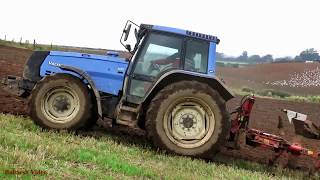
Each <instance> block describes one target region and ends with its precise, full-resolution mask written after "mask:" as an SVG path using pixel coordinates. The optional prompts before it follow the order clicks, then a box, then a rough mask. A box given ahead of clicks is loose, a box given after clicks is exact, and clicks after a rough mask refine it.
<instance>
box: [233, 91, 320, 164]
mask: <svg viewBox="0 0 320 180" xmlns="http://www.w3.org/2000/svg"><path fill="white" fill-rule="evenodd" d="M254 103H255V97H254V96H245V97H243V98H242V100H241V103H240V106H239V107H238V108H237V109H236V110H235V111H234V112H232V113H231V114H236V116H235V118H234V119H232V121H231V129H230V133H229V137H228V143H227V147H228V148H232V149H239V148H240V141H241V137H243V136H244V137H245V144H246V145H249V146H251V147H264V148H268V149H271V150H273V151H274V152H276V155H275V157H272V158H270V161H269V163H270V164H273V163H274V162H275V161H276V159H277V158H279V157H280V156H281V155H282V154H285V153H287V154H291V155H292V156H302V155H305V156H310V157H312V158H313V159H314V164H315V169H319V168H320V151H313V150H310V149H307V148H305V147H303V146H302V145H301V144H299V143H297V142H289V141H288V140H286V139H284V138H283V137H281V136H277V135H274V134H270V133H267V132H264V131H262V130H257V129H251V128H249V127H248V124H249V120H250V114H251V111H252V108H253V105H254ZM282 111H283V112H285V113H286V114H287V116H288V119H289V122H290V123H292V122H293V124H294V127H295V129H296V133H297V134H299V135H302V136H304V137H307V138H313V139H320V138H319V137H320V128H319V127H317V126H316V125H315V124H314V123H312V121H309V120H307V115H304V114H301V113H297V112H294V111H290V110H286V109H283V110H282ZM278 128H279V129H281V128H282V118H281V117H280V116H279V124H278Z"/></svg>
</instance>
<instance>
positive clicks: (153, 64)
mask: <svg viewBox="0 0 320 180" xmlns="http://www.w3.org/2000/svg"><path fill="white" fill-rule="evenodd" d="M182 41H183V40H182V38H180V37H176V36H172V35H166V34H155V33H152V34H150V36H149V38H148V39H147V42H146V44H145V47H144V50H143V51H142V52H141V54H140V56H139V57H138V59H137V64H136V67H135V70H134V74H139V75H146V76H152V77H156V76H158V75H159V74H161V73H162V72H164V71H168V70H171V69H177V68H179V67H180V62H181V61H180V57H181V49H182V48H181V47H182Z"/></svg>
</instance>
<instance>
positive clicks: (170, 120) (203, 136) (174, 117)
mask: <svg viewBox="0 0 320 180" xmlns="http://www.w3.org/2000/svg"><path fill="white" fill-rule="evenodd" d="M163 127H164V130H165V133H166V135H167V137H168V138H169V139H170V141H171V142H173V143H174V144H176V145H177V146H179V147H182V148H196V147H200V146H201V145H203V144H205V143H206V142H207V141H208V140H209V139H210V138H211V136H212V134H213V132H214V127H215V118H214V113H213V112H212V110H211V108H210V106H209V105H208V104H207V103H206V102H204V101H203V100H201V99H198V98H195V97H184V98H181V99H178V100H176V101H175V102H173V103H171V105H169V107H168V108H167V111H166V113H165V116H164V120H163Z"/></svg>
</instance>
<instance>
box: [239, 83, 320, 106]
mask: <svg viewBox="0 0 320 180" xmlns="http://www.w3.org/2000/svg"><path fill="white" fill-rule="evenodd" d="M234 92H235V93H236V94H238V95H241V96H243V95H246V94H254V95H256V96H258V97H269V98H273V99H280V100H287V101H294V102H311V103H320V96H297V95H291V94H290V93H288V92H284V91H279V90H274V89H266V90H260V91H255V90H253V89H251V88H248V87H243V88H242V89H240V90H239V89H234Z"/></svg>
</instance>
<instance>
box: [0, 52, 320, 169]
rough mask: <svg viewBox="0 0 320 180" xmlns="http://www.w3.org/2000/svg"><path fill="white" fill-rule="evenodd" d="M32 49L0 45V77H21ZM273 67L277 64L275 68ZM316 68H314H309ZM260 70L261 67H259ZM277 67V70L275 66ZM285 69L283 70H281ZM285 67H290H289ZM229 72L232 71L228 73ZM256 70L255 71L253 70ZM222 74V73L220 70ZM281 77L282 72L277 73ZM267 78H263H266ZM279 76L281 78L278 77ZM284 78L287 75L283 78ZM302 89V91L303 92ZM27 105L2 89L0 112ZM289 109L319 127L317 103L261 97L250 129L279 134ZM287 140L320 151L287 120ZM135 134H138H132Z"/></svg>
mask: <svg viewBox="0 0 320 180" xmlns="http://www.w3.org/2000/svg"><path fill="white" fill-rule="evenodd" d="M31 53H32V52H31V51H30V50H24V49H18V48H12V47H5V46H0V78H3V77H5V76H6V75H8V74H11V75H17V76H21V74H22V70H23V66H24V63H25V60H26V59H27V58H28V57H29V56H30V55H31ZM260 66H262V65H260ZM273 66H274V65H273ZM293 66H294V68H298V66H297V65H293ZM310 66H314V65H310ZM260 68H261V67H260ZM273 68H274V67H273ZM282 68H284V67H282ZM286 68H289V67H288V65H286ZM223 71H224V72H225V74H226V72H228V73H229V74H228V77H231V78H232V76H231V75H232V74H233V73H235V71H234V70H232V69H231V70H228V69H223ZM229 71H230V72H229ZM251 71H254V70H251ZM220 72H221V71H220ZM282 72H283V73H288V72H287V71H282ZM239 74H240V76H239V75H236V74H234V76H236V77H238V78H240V79H247V78H248V77H247V76H243V77H241V74H244V72H241V71H240V73H239ZM277 74H279V72H277ZM261 76H262V75H261ZM263 76H264V75H263ZM278 76H280V75H278ZM281 76H286V75H285V74H284V75H281ZM302 90H303V89H302ZM308 91H310V92H313V93H314V92H319V91H318V89H317V88H316V89H310V88H309V90H308ZM240 99H241V97H236V98H234V99H233V100H231V101H229V102H228V104H227V106H228V109H230V111H231V110H233V109H234V108H236V107H237V106H238V103H239V101H240ZM26 105H27V102H26V100H24V99H21V98H17V97H14V96H12V95H10V94H8V93H6V92H5V91H3V90H2V89H1V88H0V112H2V113H11V114H20V115H26ZM283 108H285V109H290V110H293V111H298V112H302V113H304V114H307V115H308V117H309V119H310V120H312V121H314V122H315V123H316V124H318V125H320V118H319V117H320V104H314V103H296V102H289V101H280V100H274V99H262V98H258V99H257V100H256V104H255V106H254V109H253V112H252V116H251V121H250V124H249V126H250V127H251V128H256V129H261V130H264V131H267V132H269V133H274V134H277V135H278V134H279V129H278V128H277V126H278V116H279V115H281V116H282V117H283V119H285V120H286V116H285V114H284V113H282V112H281V111H280V110H281V109H283ZM284 130H285V135H284V137H285V138H287V139H288V140H290V141H292V140H294V141H297V142H299V143H301V144H303V145H305V146H306V147H308V148H311V149H319V150H320V140H311V139H307V138H303V137H299V136H297V135H296V134H295V132H294V129H293V127H292V126H291V125H290V124H289V122H288V121H284ZM130 132H135V131H130ZM222 153H223V154H225V155H229V156H234V157H239V158H243V159H248V160H253V161H258V162H262V163H267V161H268V159H269V158H270V157H271V156H272V155H273V152H272V151H270V150H266V149H261V148H257V149H252V148H249V147H246V146H245V147H243V148H242V149H241V150H227V149H223V151H222ZM291 159H292V160H291V161H292V162H291V166H292V167H298V168H299V167H309V166H310V165H311V163H312V161H310V158H308V157H299V158H291Z"/></svg>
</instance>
